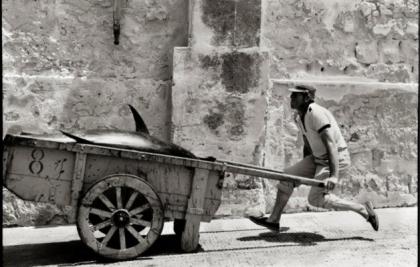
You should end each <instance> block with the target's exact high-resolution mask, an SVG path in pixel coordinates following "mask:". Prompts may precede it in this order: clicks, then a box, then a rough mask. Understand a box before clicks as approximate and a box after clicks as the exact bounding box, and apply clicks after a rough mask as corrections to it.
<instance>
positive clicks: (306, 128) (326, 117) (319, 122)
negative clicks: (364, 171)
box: [297, 103, 347, 158]
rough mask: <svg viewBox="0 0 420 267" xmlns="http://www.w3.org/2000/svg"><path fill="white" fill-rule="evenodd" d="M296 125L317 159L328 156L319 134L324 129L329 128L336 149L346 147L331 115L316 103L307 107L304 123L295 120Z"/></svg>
mask: <svg viewBox="0 0 420 267" xmlns="http://www.w3.org/2000/svg"><path fill="white" fill-rule="evenodd" d="M297 123H298V126H299V128H300V130H301V132H302V134H303V135H304V136H305V137H306V139H307V140H308V143H309V146H310V147H311V150H312V153H313V155H314V156H315V157H317V158H326V157H327V156H328V155H327V149H326V147H325V145H324V143H323V142H322V140H321V134H320V133H321V132H322V131H323V130H325V129H326V128H330V131H331V133H332V137H333V140H334V141H335V143H336V146H337V148H343V147H346V146H347V144H346V141H345V140H344V138H343V136H342V134H341V131H340V128H339V126H338V124H337V121H336V120H335V118H334V116H333V115H332V113H331V112H330V111H329V110H327V109H326V108H324V107H322V106H320V105H318V104H316V103H312V104H310V105H309V106H308V110H307V111H306V114H305V117H304V123H302V121H301V120H300V119H299V118H298V119H297Z"/></svg>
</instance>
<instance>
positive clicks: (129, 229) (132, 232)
mask: <svg viewBox="0 0 420 267" xmlns="http://www.w3.org/2000/svg"><path fill="white" fill-rule="evenodd" d="M126 229H127V230H128V231H129V232H130V233H131V234H132V235H133V236H134V237H135V238H136V239H137V240H138V241H139V242H140V243H143V242H146V240H145V239H144V238H143V237H142V236H141V235H139V233H138V232H137V231H136V229H134V227H133V226H131V225H128V226H127V227H126Z"/></svg>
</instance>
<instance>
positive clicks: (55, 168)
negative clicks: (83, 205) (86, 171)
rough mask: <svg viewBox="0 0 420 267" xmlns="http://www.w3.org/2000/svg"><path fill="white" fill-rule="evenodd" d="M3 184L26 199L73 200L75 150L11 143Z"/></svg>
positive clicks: (54, 201)
mask: <svg viewBox="0 0 420 267" xmlns="http://www.w3.org/2000/svg"><path fill="white" fill-rule="evenodd" d="M7 152H8V161H9V162H7V164H6V165H7V170H6V171H5V175H4V177H3V185H4V186H5V187H6V188H8V189H9V190H10V191H12V192H13V193H15V194H16V195H17V196H19V197H20V198H22V199H24V200H29V201H36V202H49V203H52V204H57V205H70V204H71V184H72V177H73V172H74V159H75V153H73V152H69V151H64V150H55V149H47V148H41V147H26V146H9V147H8V148H7Z"/></svg>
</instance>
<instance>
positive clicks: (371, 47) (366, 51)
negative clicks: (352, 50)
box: [356, 41, 378, 64]
mask: <svg viewBox="0 0 420 267" xmlns="http://www.w3.org/2000/svg"><path fill="white" fill-rule="evenodd" d="M356 58H357V60H358V61H359V62H361V63H364V64H372V63H376V62H377V61H378V44H377V43H376V42H375V41H369V42H366V43H357V44H356Z"/></svg>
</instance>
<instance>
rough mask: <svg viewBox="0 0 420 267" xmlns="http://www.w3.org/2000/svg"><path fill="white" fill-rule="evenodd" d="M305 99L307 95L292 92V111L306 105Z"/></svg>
mask: <svg viewBox="0 0 420 267" xmlns="http://www.w3.org/2000/svg"><path fill="white" fill-rule="evenodd" d="M305 98H306V95H305V93H298V92H292V94H291V95H290V107H291V108H292V109H298V108H299V107H301V106H302V105H303V104H305Z"/></svg>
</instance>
